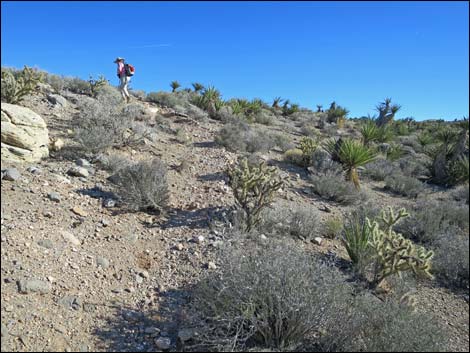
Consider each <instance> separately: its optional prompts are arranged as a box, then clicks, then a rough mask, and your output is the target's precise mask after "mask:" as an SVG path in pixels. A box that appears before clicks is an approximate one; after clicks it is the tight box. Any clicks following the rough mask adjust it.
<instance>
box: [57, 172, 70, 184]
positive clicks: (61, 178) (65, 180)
mask: <svg viewBox="0 0 470 353" xmlns="http://www.w3.org/2000/svg"><path fill="white" fill-rule="evenodd" d="M54 178H56V180H57V181H58V182H59V183H62V184H70V183H71V181H70V179H68V178H66V177H64V176H63V175H59V174H54Z"/></svg>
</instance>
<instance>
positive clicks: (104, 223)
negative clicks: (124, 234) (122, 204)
mask: <svg viewBox="0 0 470 353" xmlns="http://www.w3.org/2000/svg"><path fill="white" fill-rule="evenodd" d="M101 224H102V225H103V227H107V226H109V225H110V224H111V222H110V221H109V220H107V219H106V218H104V219H102V220H101Z"/></svg>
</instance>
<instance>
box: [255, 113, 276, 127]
mask: <svg viewBox="0 0 470 353" xmlns="http://www.w3.org/2000/svg"><path fill="white" fill-rule="evenodd" d="M254 120H255V122H257V123H258V124H263V125H272V124H273V123H274V121H275V115H274V114H273V113H272V112H271V111H270V110H268V109H261V111H260V112H258V113H257V114H256V115H255V117H254Z"/></svg>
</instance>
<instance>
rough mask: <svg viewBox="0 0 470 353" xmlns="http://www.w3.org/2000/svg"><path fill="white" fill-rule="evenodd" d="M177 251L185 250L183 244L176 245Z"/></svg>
mask: <svg viewBox="0 0 470 353" xmlns="http://www.w3.org/2000/svg"><path fill="white" fill-rule="evenodd" d="M176 249H177V250H179V251H181V250H183V249H184V246H183V244H181V243H178V244H176Z"/></svg>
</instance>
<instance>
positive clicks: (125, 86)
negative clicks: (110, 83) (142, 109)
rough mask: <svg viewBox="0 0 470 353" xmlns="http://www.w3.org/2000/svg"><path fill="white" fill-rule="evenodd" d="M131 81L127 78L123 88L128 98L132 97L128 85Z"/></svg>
mask: <svg viewBox="0 0 470 353" xmlns="http://www.w3.org/2000/svg"><path fill="white" fill-rule="evenodd" d="M130 80H131V78H130V77H126V81H125V84H124V87H123V91H124V94H125V95H126V97H130V95H129V92H128V91H127V85H128V84H129V81H130Z"/></svg>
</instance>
